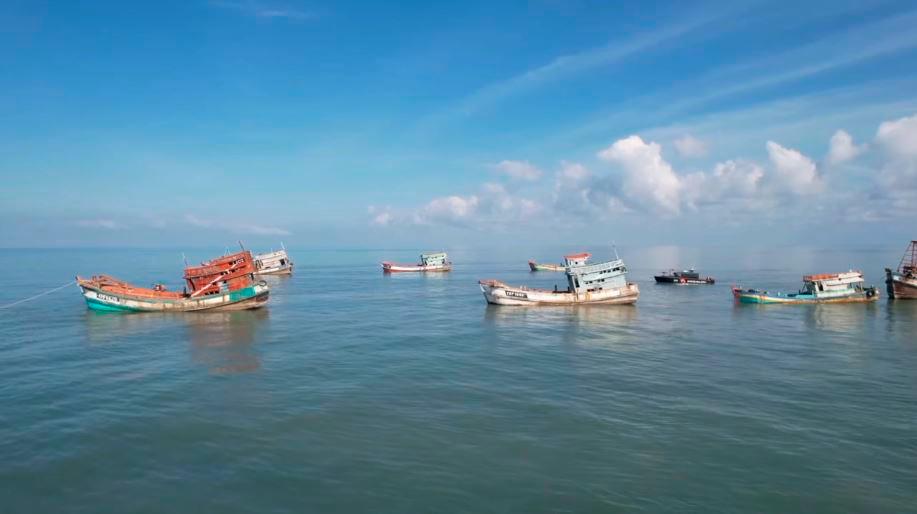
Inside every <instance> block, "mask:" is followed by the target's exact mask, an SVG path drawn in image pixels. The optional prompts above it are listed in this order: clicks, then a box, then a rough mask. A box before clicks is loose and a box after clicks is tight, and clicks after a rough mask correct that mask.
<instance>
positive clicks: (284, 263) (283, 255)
mask: <svg viewBox="0 0 917 514" xmlns="http://www.w3.org/2000/svg"><path fill="white" fill-rule="evenodd" d="M292 274H293V261H292V260H291V259H290V256H289V255H287V249H286V247H285V246H283V243H280V250H277V251H276V252H275V251H273V250H272V251H270V252H267V253H259V254H257V255H255V275H292Z"/></svg>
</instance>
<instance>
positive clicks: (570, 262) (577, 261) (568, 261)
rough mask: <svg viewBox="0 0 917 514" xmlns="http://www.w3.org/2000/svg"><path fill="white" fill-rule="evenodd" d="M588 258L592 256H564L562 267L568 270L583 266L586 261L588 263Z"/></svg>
mask: <svg viewBox="0 0 917 514" xmlns="http://www.w3.org/2000/svg"><path fill="white" fill-rule="evenodd" d="M590 257H592V254H590V253H574V254H571V255H564V266H566V267H568V268H569V267H571V266H585V265H586V261H588V260H589V258H590Z"/></svg>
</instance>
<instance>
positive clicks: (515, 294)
mask: <svg viewBox="0 0 917 514" xmlns="http://www.w3.org/2000/svg"><path fill="white" fill-rule="evenodd" d="M506 296H509V297H511V298H525V299H526V300H528V298H529V295H527V294H525V293H519V292H516V291H506Z"/></svg>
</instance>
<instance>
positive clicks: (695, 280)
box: [653, 268, 716, 284]
mask: <svg viewBox="0 0 917 514" xmlns="http://www.w3.org/2000/svg"><path fill="white" fill-rule="evenodd" d="M653 278H654V279H656V283H658V284H714V283H716V280H714V279H713V277H701V276H700V274H699V273H698V272H697V271H694V269H693V268H692V269H686V270H684V271H675V270H670V271H663V272H662V273H660V274H658V275H654V276H653Z"/></svg>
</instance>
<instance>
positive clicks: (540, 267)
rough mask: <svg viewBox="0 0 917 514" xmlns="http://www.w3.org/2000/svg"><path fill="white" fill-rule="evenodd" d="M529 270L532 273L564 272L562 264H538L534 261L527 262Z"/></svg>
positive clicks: (564, 268)
mask: <svg viewBox="0 0 917 514" xmlns="http://www.w3.org/2000/svg"><path fill="white" fill-rule="evenodd" d="M529 269H530V270H532V271H566V270H567V268H566V267H565V266H564V265H563V264H539V263H537V262H535V261H529Z"/></svg>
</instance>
